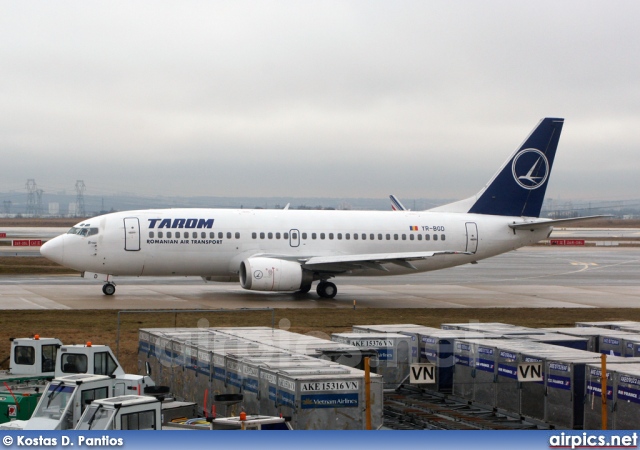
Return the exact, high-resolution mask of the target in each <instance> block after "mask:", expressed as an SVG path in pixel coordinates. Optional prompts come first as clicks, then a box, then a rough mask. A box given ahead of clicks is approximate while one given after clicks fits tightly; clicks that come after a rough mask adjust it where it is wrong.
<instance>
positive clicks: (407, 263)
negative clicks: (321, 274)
mask: <svg viewBox="0 0 640 450" xmlns="http://www.w3.org/2000/svg"><path fill="white" fill-rule="evenodd" d="M471 254H472V253H467V252H460V251H454V250H444V251H438V252H401V253H371V254H362V255H333V256H313V257H310V258H308V259H299V260H298V261H300V262H301V263H302V267H304V268H305V269H309V270H318V271H327V272H345V271H347V270H352V269H376V270H380V271H383V272H388V269H387V268H385V267H384V266H383V265H382V264H384V263H392V264H397V265H399V266H402V267H407V268H410V269H414V270H417V268H416V267H415V266H414V265H413V264H411V261H416V260H421V259H427V258H431V257H434V256H438V255H471Z"/></svg>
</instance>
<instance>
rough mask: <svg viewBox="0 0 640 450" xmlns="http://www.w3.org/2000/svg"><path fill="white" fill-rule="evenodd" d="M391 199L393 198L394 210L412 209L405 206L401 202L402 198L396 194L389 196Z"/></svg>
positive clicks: (392, 208) (392, 207)
mask: <svg viewBox="0 0 640 450" xmlns="http://www.w3.org/2000/svg"><path fill="white" fill-rule="evenodd" d="M389 200H391V210H392V211H410V210H409V209H407V208H405V207H404V205H403V204H402V203H401V202H400V200H398V197H396V196H395V195H393V194H391V195H390V196H389Z"/></svg>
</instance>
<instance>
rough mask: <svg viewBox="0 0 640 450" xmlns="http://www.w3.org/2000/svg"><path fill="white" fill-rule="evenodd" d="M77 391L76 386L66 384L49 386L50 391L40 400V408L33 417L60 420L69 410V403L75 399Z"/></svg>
mask: <svg viewBox="0 0 640 450" xmlns="http://www.w3.org/2000/svg"><path fill="white" fill-rule="evenodd" d="M75 391H76V386H74V385H65V384H64V383H51V384H49V389H47V392H46V393H45V394H43V395H42V397H41V398H40V402H39V403H38V407H37V408H36V410H35V411H34V413H33V415H32V416H31V417H32V418H35V417H43V418H46V419H55V420H60V419H61V418H62V415H63V414H64V412H65V410H66V409H67V406H68V404H69V401H70V400H71V399H73V394H74V392H75Z"/></svg>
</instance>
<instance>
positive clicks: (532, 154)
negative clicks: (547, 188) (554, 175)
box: [511, 148, 549, 190]
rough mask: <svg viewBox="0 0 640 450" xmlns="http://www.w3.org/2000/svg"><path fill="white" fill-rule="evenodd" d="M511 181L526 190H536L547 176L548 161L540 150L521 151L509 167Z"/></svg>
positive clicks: (528, 149)
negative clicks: (514, 181)
mask: <svg viewBox="0 0 640 450" xmlns="http://www.w3.org/2000/svg"><path fill="white" fill-rule="evenodd" d="M511 171H512V173H513V179H514V180H516V183H518V184H519V185H520V186H521V187H523V188H524V189H528V190H533V189H538V188H539V187H540V186H542V185H543V184H544V182H545V181H547V177H548V176H549V161H548V160H547V157H546V156H545V155H544V153H542V152H541V151H540V150H538V149H535V148H527V149H525V150H523V151H521V152H520V153H519V154H518V155H517V156H516V157H515V158H513V163H512V165H511Z"/></svg>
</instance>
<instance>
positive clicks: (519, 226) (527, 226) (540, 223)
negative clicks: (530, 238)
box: [509, 216, 611, 230]
mask: <svg viewBox="0 0 640 450" xmlns="http://www.w3.org/2000/svg"><path fill="white" fill-rule="evenodd" d="M603 217H611V216H584V217H572V218H570V219H556V220H551V219H547V220H545V219H542V220H535V221H533V222H522V223H512V224H509V227H510V228H513V229H514V230H537V229H538V228H545V227H548V226H555V225H564V224H567V223H572V222H581V221H583V220H592V219H601V218H603Z"/></svg>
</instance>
